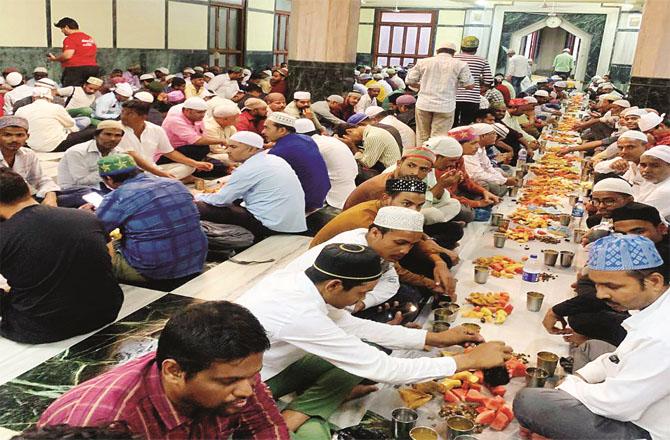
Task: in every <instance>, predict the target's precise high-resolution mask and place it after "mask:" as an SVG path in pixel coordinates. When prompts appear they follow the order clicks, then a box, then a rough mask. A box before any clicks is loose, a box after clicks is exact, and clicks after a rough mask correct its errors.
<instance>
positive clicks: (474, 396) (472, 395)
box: [465, 390, 489, 404]
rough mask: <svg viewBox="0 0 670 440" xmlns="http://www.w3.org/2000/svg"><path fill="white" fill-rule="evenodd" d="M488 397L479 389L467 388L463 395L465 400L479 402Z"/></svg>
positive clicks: (484, 400) (481, 402)
mask: <svg viewBox="0 0 670 440" xmlns="http://www.w3.org/2000/svg"><path fill="white" fill-rule="evenodd" d="M488 399H489V398H488V397H486V396H485V395H483V394H482V393H480V392H479V391H476V390H469V391H468V393H467V394H466V395H465V401H466V402H475V403H479V404H484V402H486V400H488Z"/></svg>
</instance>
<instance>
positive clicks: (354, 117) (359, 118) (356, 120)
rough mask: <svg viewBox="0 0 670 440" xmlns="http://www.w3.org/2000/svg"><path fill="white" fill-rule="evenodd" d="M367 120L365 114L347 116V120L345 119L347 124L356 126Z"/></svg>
mask: <svg viewBox="0 0 670 440" xmlns="http://www.w3.org/2000/svg"><path fill="white" fill-rule="evenodd" d="M367 118H368V115H366V114H365V113H354V114H353V115H351V116H349V119H347V124H353V125H358V124H359V123H360V122H362V121H364V120H366V119H367Z"/></svg>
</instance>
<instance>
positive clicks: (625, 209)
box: [611, 202, 661, 226]
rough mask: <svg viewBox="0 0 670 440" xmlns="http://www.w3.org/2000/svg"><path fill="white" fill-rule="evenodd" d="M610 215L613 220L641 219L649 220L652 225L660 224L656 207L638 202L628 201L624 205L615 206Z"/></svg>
mask: <svg viewBox="0 0 670 440" xmlns="http://www.w3.org/2000/svg"><path fill="white" fill-rule="evenodd" d="M611 215H612V221H614V222H618V221H622V220H643V221H646V222H650V223H651V224H653V225H654V226H658V225H660V224H661V215H660V214H659V213H658V209H656V208H654V207H653V206H650V205H645V204H644V203H639V202H630V203H629V204H627V205H626V206H622V207H621V208H617V209H615V210H613V211H612V214H611Z"/></svg>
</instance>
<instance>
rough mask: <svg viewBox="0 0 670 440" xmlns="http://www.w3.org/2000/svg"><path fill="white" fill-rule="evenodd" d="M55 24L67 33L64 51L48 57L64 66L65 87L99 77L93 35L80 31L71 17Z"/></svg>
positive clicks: (79, 84)
mask: <svg viewBox="0 0 670 440" xmlns="http://www.w3.org/2000/svg"><path fill="white" fill-rule="evenodd" d="M54 26H56V27H57V28H59V29H60V30H61V32H63V34H64V35H65V39H64V40H63V53H61V54H60V55H58V56H56V55H54V54H52V53H50V54H49V55H48V56H47V58H48V59H49V61H58V62H59V63H60V64H61V67H63V75H62V76H61V82H62V83H63V87H68V86H81V85H83V84H84V83H85V82H86V79H87V78H88V77H90V76H95V77H98V76H99V73H100V68H99V67H98V62H97V61H96V53H97V51H98V48H97V46H96V44H95V40H94V39H93V37H91V36H90V35H88V34H85V33H83V32H82V31H80V30H79V24H78V23H77V22H76V21H75V20H74V19H72V18H70V17H64V18H61V19H60V20H58V23H54Z"/></svg>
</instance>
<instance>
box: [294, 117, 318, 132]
mask: <svg viewBox="0 0 670 440" xmlns="http://www.w3.org/2000/svg"><path fill="white" fill-rule="evenodd" d="M294 127H295V132H296V133H298V134H304V133H311V132H313V131H316V127H314V122H312V121H311V120H309V119H307V118H298V119H296V121H295V126H294Z"/></svg>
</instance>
